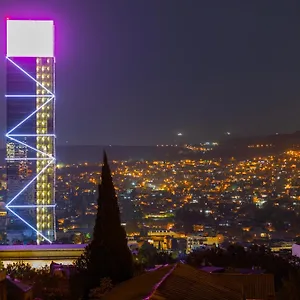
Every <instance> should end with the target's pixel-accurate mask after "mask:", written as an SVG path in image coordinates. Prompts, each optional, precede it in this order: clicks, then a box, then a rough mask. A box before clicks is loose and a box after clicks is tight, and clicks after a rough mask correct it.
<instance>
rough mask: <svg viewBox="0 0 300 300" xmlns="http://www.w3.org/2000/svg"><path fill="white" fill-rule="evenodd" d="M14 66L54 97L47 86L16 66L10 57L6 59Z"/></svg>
mask: <svg viewBox="0 0 300 300" xmlns="http://www.w3.org/2000/svg"><path fill="white" fill-rule="evenodd" d="M6 59H8V60H9V61H10V62H11V63H12V64H13V65H14V66H16V67H17V68H18V69H19V70H21V71H22V72H23V73H24V74H25V75H27V76H28V77H29V78H30V79H32V80H33V81H34V82H36V83H37V84H38V85H39V86H40V87H41V88H43V89H44V90H45V91H46V92H48V93H49V94H50V95H52V96H53V97H55V96H54V94H53V93H52V92H50V91H49V90H48V89H47V88H46V87H45V86H43V85H42V84H41V83H40V82H39V81H37V80H36V79H35V78H33V77H32V76H31V75H30V74H29V73H27V72H26V71H25V70H24V69H22V68H21V67H20V66H19V65H18V64H16V63H15V62H14V61H13V60H11V59H10V58H9V57H8V56H7V57H6ZM40 97H41V98H42V97H43V96H42V95H41V96H40Z"/></svg>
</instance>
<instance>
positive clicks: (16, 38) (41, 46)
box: [6, 20, 54, 57]
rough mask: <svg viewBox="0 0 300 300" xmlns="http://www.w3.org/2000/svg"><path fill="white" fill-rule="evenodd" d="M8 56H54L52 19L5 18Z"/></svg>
mask: <svg viewBox="0 0 300 300" xmlns="http://www.w3.org/2000/svg"><path fill="white" fill-rule="evenodd" d="M6 51H7V52H6V55H7V56H8V57H54V24H53V21H30V20H24V21H21V20H7V50H6Z"/></svg>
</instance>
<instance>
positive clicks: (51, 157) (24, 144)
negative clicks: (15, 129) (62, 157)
mask: <svg viewBox="0 0 300 300" xmlns="http://www.w3.org/2000/svg"><path fill="white" fill-rule="evenodd" d="M7 137H8V138H9V139H11V140H12V141H15V142H17V143H19V144H21V145H23V146H25V147H28V148H29V149H31V150H33V151H36V152H38V153H40V154H42V155H46V156H48V157H49V158H50V159H54V157H53V156H51V155H49V154H48V153H45V152H43V151H41V150H38V149H36V148H34V147H31V146H29V145H27V144H26V143H23V142H21V141H19V140H17V139H15V138H13V137H11V136H9V135H7Z"/></svg>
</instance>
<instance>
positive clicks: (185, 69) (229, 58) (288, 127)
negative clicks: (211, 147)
mask: <svg viewBox="0 0 300 300" xmlns="http://www.w3.org/2000/svg"><path fill="white" fill-rule="evenodd" d="M7 16H8V17H12V18H18V17H21V18H24V17H25V18H31V19H35V18H37V19H39V18H53V19H54V20H55V23H56V33H57V36H56V41H57V47H56V48H57V52H56V58H57V76H56V79H57V82H56V91H57V136H58V143H59V144H64V143H65V142H66V141H69V144H125V145H144V144H157V143H170V142H171V141H172V140H173V139H174V136H175V134H176V132H183V133H184V134H185V136H186V138H187V139H188V141H190V142H199V141H201V140H207V139H210V140H211V139H217V138H220V137H222V136H223V134H224V132H226V131H231V132H232V133H233V134H237V135H254V134H268V133H273V132H289V131H295V130H298V129H300V117H299V115H300V84H299V83H300V60H299V58H300V1H298V0H288V1H282V0H278V1H277V0H269V1H268V0H264V1H261V0H251V1H246V0H236V1H231V0H226V1H225V0H219V1H214V0H48V1H46V0H38V1H33V0H1V1H0V20H2V21H1V24H2V26H1V28H2V29H1V31H0V49H1V52H0V54H1V55H2V59H0V63H1V65H0V95H4V94H5V57H4V54H5V49H4V40H5V32H4V25H5V17H7ZM0 99H1V101H0V132H1V135H2V136H3V135H4V133H5V99H4V97H1V98H0ZM3 140H4V139H2V141H1V142H0V145H1V144H2V146H3Z"/></svg>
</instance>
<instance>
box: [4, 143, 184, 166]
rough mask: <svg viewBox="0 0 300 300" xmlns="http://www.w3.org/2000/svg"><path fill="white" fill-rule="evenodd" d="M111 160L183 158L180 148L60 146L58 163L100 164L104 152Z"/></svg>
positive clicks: (58, 148)
mask: <svg viewBox="0 0 300 300" xmlns="http://www.w3.org/2000/svg"><path fill="white" fill-rule="evenodd" d="M104 149H105V150H106V151H107V153H108V156H109V159H110V160H130V159H132V160H140V159H144V160H154V159H157V160H165V159H166V160H167V159H168V160H174V159H178V158H180V157H182V148H180V147H156V146H143V147H142V146H58V147H57V151H56V152H57V161H58V162H63V163H80V162H91V163H93V162H99V161H101V160H102V154H103V150H104ZM4 158H5V150H4V149H0V163H3V162H4V161H5V159H4Z"/></svg>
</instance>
